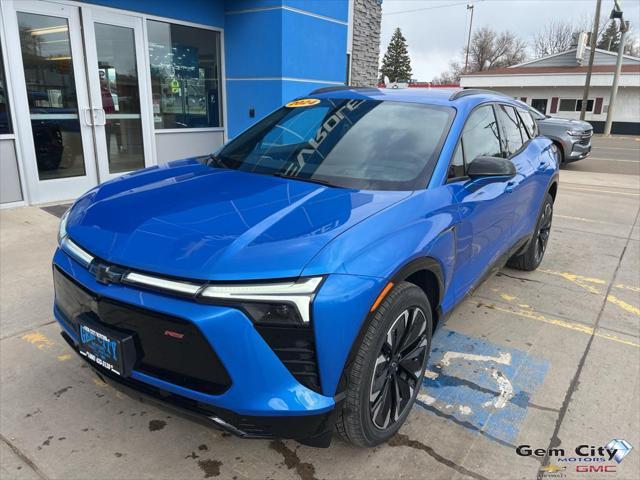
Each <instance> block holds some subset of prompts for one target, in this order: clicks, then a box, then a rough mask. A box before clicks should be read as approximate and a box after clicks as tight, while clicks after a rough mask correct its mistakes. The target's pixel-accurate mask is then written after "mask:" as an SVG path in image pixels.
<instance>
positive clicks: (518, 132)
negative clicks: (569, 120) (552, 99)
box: [496, 104, 540, 245]
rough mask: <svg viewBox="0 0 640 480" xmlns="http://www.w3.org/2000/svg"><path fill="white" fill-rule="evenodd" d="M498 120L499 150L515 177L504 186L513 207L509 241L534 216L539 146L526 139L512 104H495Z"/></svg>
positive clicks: (517, 236) (513, 240)
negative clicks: (501, 151)
mask: <svg viewBox="0 0 640 480" xmlns="http://www.w3.org/2000/svg"><path fill="white" fill-rule="evenodd" d="M496 113H497V117H498V123H499V124H500V129H501V130H500V131H501V133H502V135H501V139H502V149H503V151H504V152H505V155H506V156H507V158H509V159H510V160H511V162H512V163H513V164H514V165H515V167H516V172H517V173H516V176H515V177H513V178H512V179H511V181H510V184H509V186H508V188H507V192H508V193H509V197H510V199H509V203H510V204H511V207H512V209H513V223H512V235H511V240H510V243H511V244H512V245H513V244H516V243H517V242H519V241H520V240H523V239H524V238H525V237H526V236H527V235H528V234H530V233H531V232H530V230H531V229H532V228H533V227H532V226H531V219H532V218H534V219H535V218H537V214H538V210H537V208H536V205H535V204H536V203H539V202H537V194H536V190H537V189H536V182H535V179H534V175H535V172H536V168H537V166H538V163H539V161H537V159H538V157H539V156H540V152H539V148H538V146H537V145H534V144H533V143H532V142H531V139H530V138H529V133H528V131H527V129H526V127H525V126H524V124H523V121H522V119H521V117H520V116H519V115H518V113H517V111H516V109H515V107H513V106H512V105H506V104H500V105H497V106H496Z"/></svg>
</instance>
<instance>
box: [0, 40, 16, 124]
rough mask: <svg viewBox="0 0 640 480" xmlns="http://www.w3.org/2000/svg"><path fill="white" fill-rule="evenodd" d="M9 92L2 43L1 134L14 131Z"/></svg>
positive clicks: (0, 77) (0, 48) (0, 66)
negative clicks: (5, 77)
mask: <svg viewBox="0 0 640 480" xmlns="http://www.w3.org/2000/svg"><path fill="white" fill-rule="evenodd" d="M8 96H9V92H8V91H7V83H6V81H5V79H4V63H3V61H2V45H0V134H3V133H12V132H13V129H12V128H11V114H10V112H9V99H8V98H7V97H8Z"/></svg>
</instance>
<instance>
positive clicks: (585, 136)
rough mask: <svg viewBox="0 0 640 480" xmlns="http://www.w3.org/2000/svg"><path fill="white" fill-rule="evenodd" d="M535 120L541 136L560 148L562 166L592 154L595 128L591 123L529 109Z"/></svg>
mask: <svg viewBox="0 0 640 480" xmlns="http://www.w3.org/2000/svg"><path fill="white" fill-rule="evenodd" d="M528 108H529V110H530V111H531V114H532V115H533V118H535V120H536V122H537V124H538V128H539V129H540V134H541V135H544V136H545V137H547V138H550V139H551V140H552V141H553V142H554V143H555V144H556V146H557V147H558V150H559V153H560V155H561V158H560V166H561V167H562V166H564V165H566V164H567V163H571V162H575V161H577V160H582V159H583V158H587V157H588V156H589V154H590V153H591V137H592V136H593V127H592V126H591V124H590V123H589V122H584V121H582V120H570V119H568V118H557V117H550V116H549V115H544V114H542V113H540V112H539V111H538V110H536V109H535V108H532V107H528Z"/></svg>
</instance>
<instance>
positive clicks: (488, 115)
mask: <svg viewBox="0 0 640 480" xmlns="http://www.w3.org/2000/svg"><path fill="white" fill-rule="evenodd" d="M462 147H463V148H462V150H463V153H464V158H465V159H466V161H467V163H470V162H473V159H474V158H476V157H479V156H480V155H486V156H489V157H501V156H502V149H501V148H500V133H499V132H498V122H496V117H495V114H494V113H493V107H492V106H491V105H484V106H482V107H479V108H477V109H475V110H474V111H473V112H472V113H471V115H469V118H468V119H467V123H466V124H465V126H464V130H463V131H462Z"/></svg>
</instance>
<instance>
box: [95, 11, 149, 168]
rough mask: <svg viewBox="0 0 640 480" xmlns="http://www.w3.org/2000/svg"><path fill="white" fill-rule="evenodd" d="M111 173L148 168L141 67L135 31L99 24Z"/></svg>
mask: <svg viewBox="0 0 640 480" xmlns="http://www.w3.org/2000/svg"><path fill="white" fill-rule="evenodd" d="M95 31H96V48H97V51H98V69H99V72H98V73H99V76H100V97H101V99H102V109H103V110H104V112H105V126H104V128H105V135H106V140H107V153H108V155H109V172H110V173H120V172H128V171H131V170H136V169H138V168H142V167H144V149H143V144H142V122H141V115H140V90H139V88H138V68H137V63H136V54H135V52H136V49H135V40H134V33H133V29H132V28H127V27H120V26H116V25H105V24H102V23H96V24H95Z"/></svg>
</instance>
